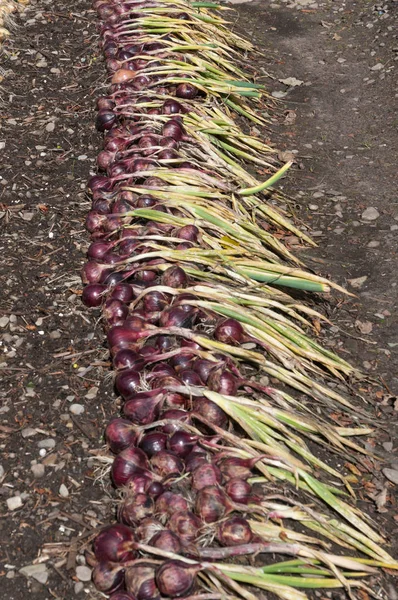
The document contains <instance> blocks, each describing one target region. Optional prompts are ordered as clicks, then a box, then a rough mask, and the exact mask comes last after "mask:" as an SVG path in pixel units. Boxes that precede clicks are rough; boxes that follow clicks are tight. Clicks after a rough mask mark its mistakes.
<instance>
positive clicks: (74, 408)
mask: <svg viewBox="0 0 398 600" xmlns="http://www.w3.org/2000/svg"><path fill="white" fill-rule="evenodd" d="M69 410H70V412H71V413H72V415H81V414H83V413H84V406H83V404H71V405H70V407H69Z"/></svg>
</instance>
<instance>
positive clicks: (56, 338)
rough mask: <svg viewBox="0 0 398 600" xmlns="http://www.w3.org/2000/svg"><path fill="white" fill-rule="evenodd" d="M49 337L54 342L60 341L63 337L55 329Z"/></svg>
mask: <svg viewBox="0 0 398 600" xmlns="http://www.w3.org/2000/svg"><path fill="white" fill-rule="evenodd" d="M49 335H50V338H51V339H52V340H58V339H59V338H60V337H61V332H60V331H58V329H54V331H50V334H49Z"/></svg>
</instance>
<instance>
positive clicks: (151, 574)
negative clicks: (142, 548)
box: [125, 563, 160, 600]
mask: <svg viewBox="0 0 398 600" xmlns="http://www.w3.org/2000/svg"><path fill="white" fill-rule="evenodd" d="M125 585H126V588H127V590H128V591H129V592H130V594H133V596H135V598H136V599H137V600H157V599H158V598H159V600H160V594H159V590H158V588H157V586H156V582H155V569H154V568H153V567H152V566H151V565H146V564H142V563H141V564H137V565H133V566H131V567H128V568H127V569H126V573H125Z"/></svg>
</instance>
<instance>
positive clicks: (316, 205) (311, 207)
mask: <svg viewBox="0 0 398 600" xmlns="http://www.w3.org/2000/svg"><path fill="white" fill-rule="evenodd" d="M308 208H309V209H310V210H318V208H319V206H318V204H310V205H309V206H308Z"/></svg>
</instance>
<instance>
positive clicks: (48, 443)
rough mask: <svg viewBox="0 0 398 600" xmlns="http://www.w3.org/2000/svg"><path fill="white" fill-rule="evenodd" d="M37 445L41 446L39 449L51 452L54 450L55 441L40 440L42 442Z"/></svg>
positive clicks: (50, 439)
mask: <svg viewBox="0 0 398 600" xmlns="http://www.w3.org/2000/svg"><path fill="white" fill-rule="evenodd" d="M37 445H38V446H39V448H46V449H47V450H49V449H51V448H54V446H55V440H54V439H53V438H46V439H45V440H40V442H38V443H37Z"/></svg>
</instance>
